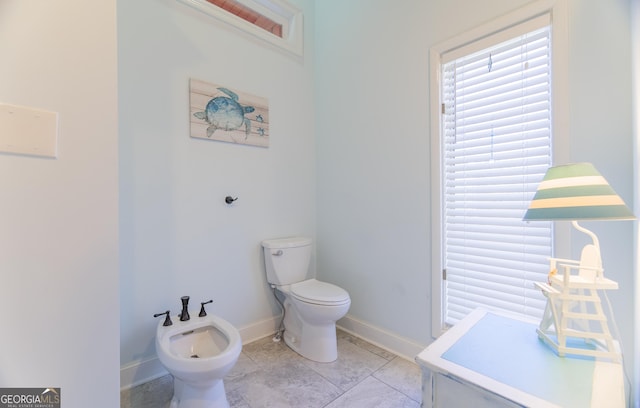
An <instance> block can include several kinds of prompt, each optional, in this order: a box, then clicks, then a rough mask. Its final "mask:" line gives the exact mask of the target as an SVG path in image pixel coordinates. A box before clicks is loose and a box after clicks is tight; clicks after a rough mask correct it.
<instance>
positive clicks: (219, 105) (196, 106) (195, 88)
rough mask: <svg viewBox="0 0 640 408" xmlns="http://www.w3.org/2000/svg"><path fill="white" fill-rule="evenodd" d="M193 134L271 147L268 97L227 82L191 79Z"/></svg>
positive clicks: (199, 136)
mask: <svg viewBox="0 0 640 408" xmlns="http://www.w3.org/2000/svg"><path fill="white" fill-rule="evenodd" d="M189 122H190V134H191V137H193V138H197V139H204V140H212V141H218V142H227V143H234V144H240V145H250V146H257V147H269V139H270V137H269V136H270V133H269V125H270V121H269V100H268V99H267V98H264V97H262V96H258V95H253V94H250V93H247V92H243V91H241V90H237V89H235V88H231V87H228V86H225V85H224V84H215V83H211V82H206V81H202V80H199V79H195V78H190V79H189Z"/></svg>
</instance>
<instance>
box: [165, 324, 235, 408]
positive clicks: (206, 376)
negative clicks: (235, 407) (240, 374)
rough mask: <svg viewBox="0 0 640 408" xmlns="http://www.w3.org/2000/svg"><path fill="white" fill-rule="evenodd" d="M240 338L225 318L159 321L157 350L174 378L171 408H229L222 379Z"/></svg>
mask: <svg viewBox="0 0 640 408" xmlns="http://www.w3.org/2000/svg"><path fill="white" fill-rule="evenodd" d="M241 350H242V340H241V338H240V333H239V332H238V330H237V329H236V328H235V327H234V326H233V325H231V323H229V322H227V321H226V320H224V319H222V318H220V317H217V316H213V315H207V316H204V317H194V318H192V319H191V320H188V321H180V320H179V319H178V318H176V319H173V325H171V326H163V324H162V322H160V323H158V328H157V332H156V353H157V354H158V358H159V359H160V362H161V363H162V365H163V366H164V367H165V368H166V369H167V371H168V372H169V373H170V374H171V375H173V377H174V395H173V399H172V400H171V405H170V407H171V408H228V407H229V403H228V401H227V397H226V394H225V390H224V383H223V378H224V376H225V375H226V374H227V373H228V372H229V371H230V370H231V368H233V366H234V365H235V363H236V361H238V357H239V356H240V351H241Z"/></svg>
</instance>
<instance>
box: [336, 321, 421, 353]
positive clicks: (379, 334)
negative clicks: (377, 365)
mask: <svg viewBox="0 0 640 408" xmlns="http://www.w3.org/2000/svg"><path fill="white" fill-rule="evenodd" d="M336 325H337V326H338V327H339V328H340V329H342V330H344V331H346V332H347V333H350V334H353V335H355V336H357V337H360V338H362V339H363V340H366V341H367V342H369V343H371V344H373V345H376V346H378V347H380V348H382V349H385V350H387V351H389V352H391V353H393V354H396V355H398V356H400V357H402V358H405V359H407V360H409V361H415V360H414V359H415V357H416V356H417V355H418V354H420V352H422V350H424V349H425V347H427V345H426V344H419V343H416V342H415V341H413V340H410V339H407V338H404V337H401V336H398V335H397V334H395V333H392V332H389V331H387V330H384V329H381V328H379V327H376V326H374V325H372V324H369V323H367V322H364V321H362V320H359V319H356V318H355V317H353V316H351V315H346V316H345V317H343V318H342V319H340V320H338V323H337V324H336Z"/></svg>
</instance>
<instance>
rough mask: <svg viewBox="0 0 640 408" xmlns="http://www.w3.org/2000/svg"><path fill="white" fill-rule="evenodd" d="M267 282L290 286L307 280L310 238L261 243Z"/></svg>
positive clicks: (270, 240)
mask: <svg viewBox="0 0 640 408" xmlns="http://www.w3.org/2000/svg"><path fill="white" fill-rule="evenodd" d="M262 247H263V250H264V264H265V268H266V270H267V282H269V283H270V284H273V285H290V284H292V283H296V282H301V281H303V280H305V279H307V271H308V269H309V262H310V260H311V238H305V237H291V238H277V239H266V240H264V241H262Z"/></svg>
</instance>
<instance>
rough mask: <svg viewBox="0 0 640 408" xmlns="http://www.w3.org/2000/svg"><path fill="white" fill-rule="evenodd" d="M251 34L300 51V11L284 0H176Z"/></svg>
mask: <svg viewBox="0 0 640 408" xmlns="http://www.w3.org/2000/svg"><path fill="white" fill-rule="evenodd" d="M179 1H181V2H183V3H185V4H188V5H190V6H192V7H194V8H195V9H197V10H200V11H202V12H203V13H205V14H208V15H210V16H212V17H215V18H216V19H217V20H219V21H221V22H223V23H226V24H228V25H229V26H232V27H234V28H236V29H239V30H242V31H244V32H245V33H249V34H251V35H252V36H253V37H254V38H257V39H259V40H262V41H263V42H265V43H267V44H270V45H274V46H276V47H278V48H280V49H283V50H285V51H287V52H289V53H291V54H293V55H295V56H299V57H302V55H303V20H302V11H301V10H299V9H298V8H296V7H294V6H293V5H291V4H290V3H289V2H287V1H286V0H179Z"/></svg>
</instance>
